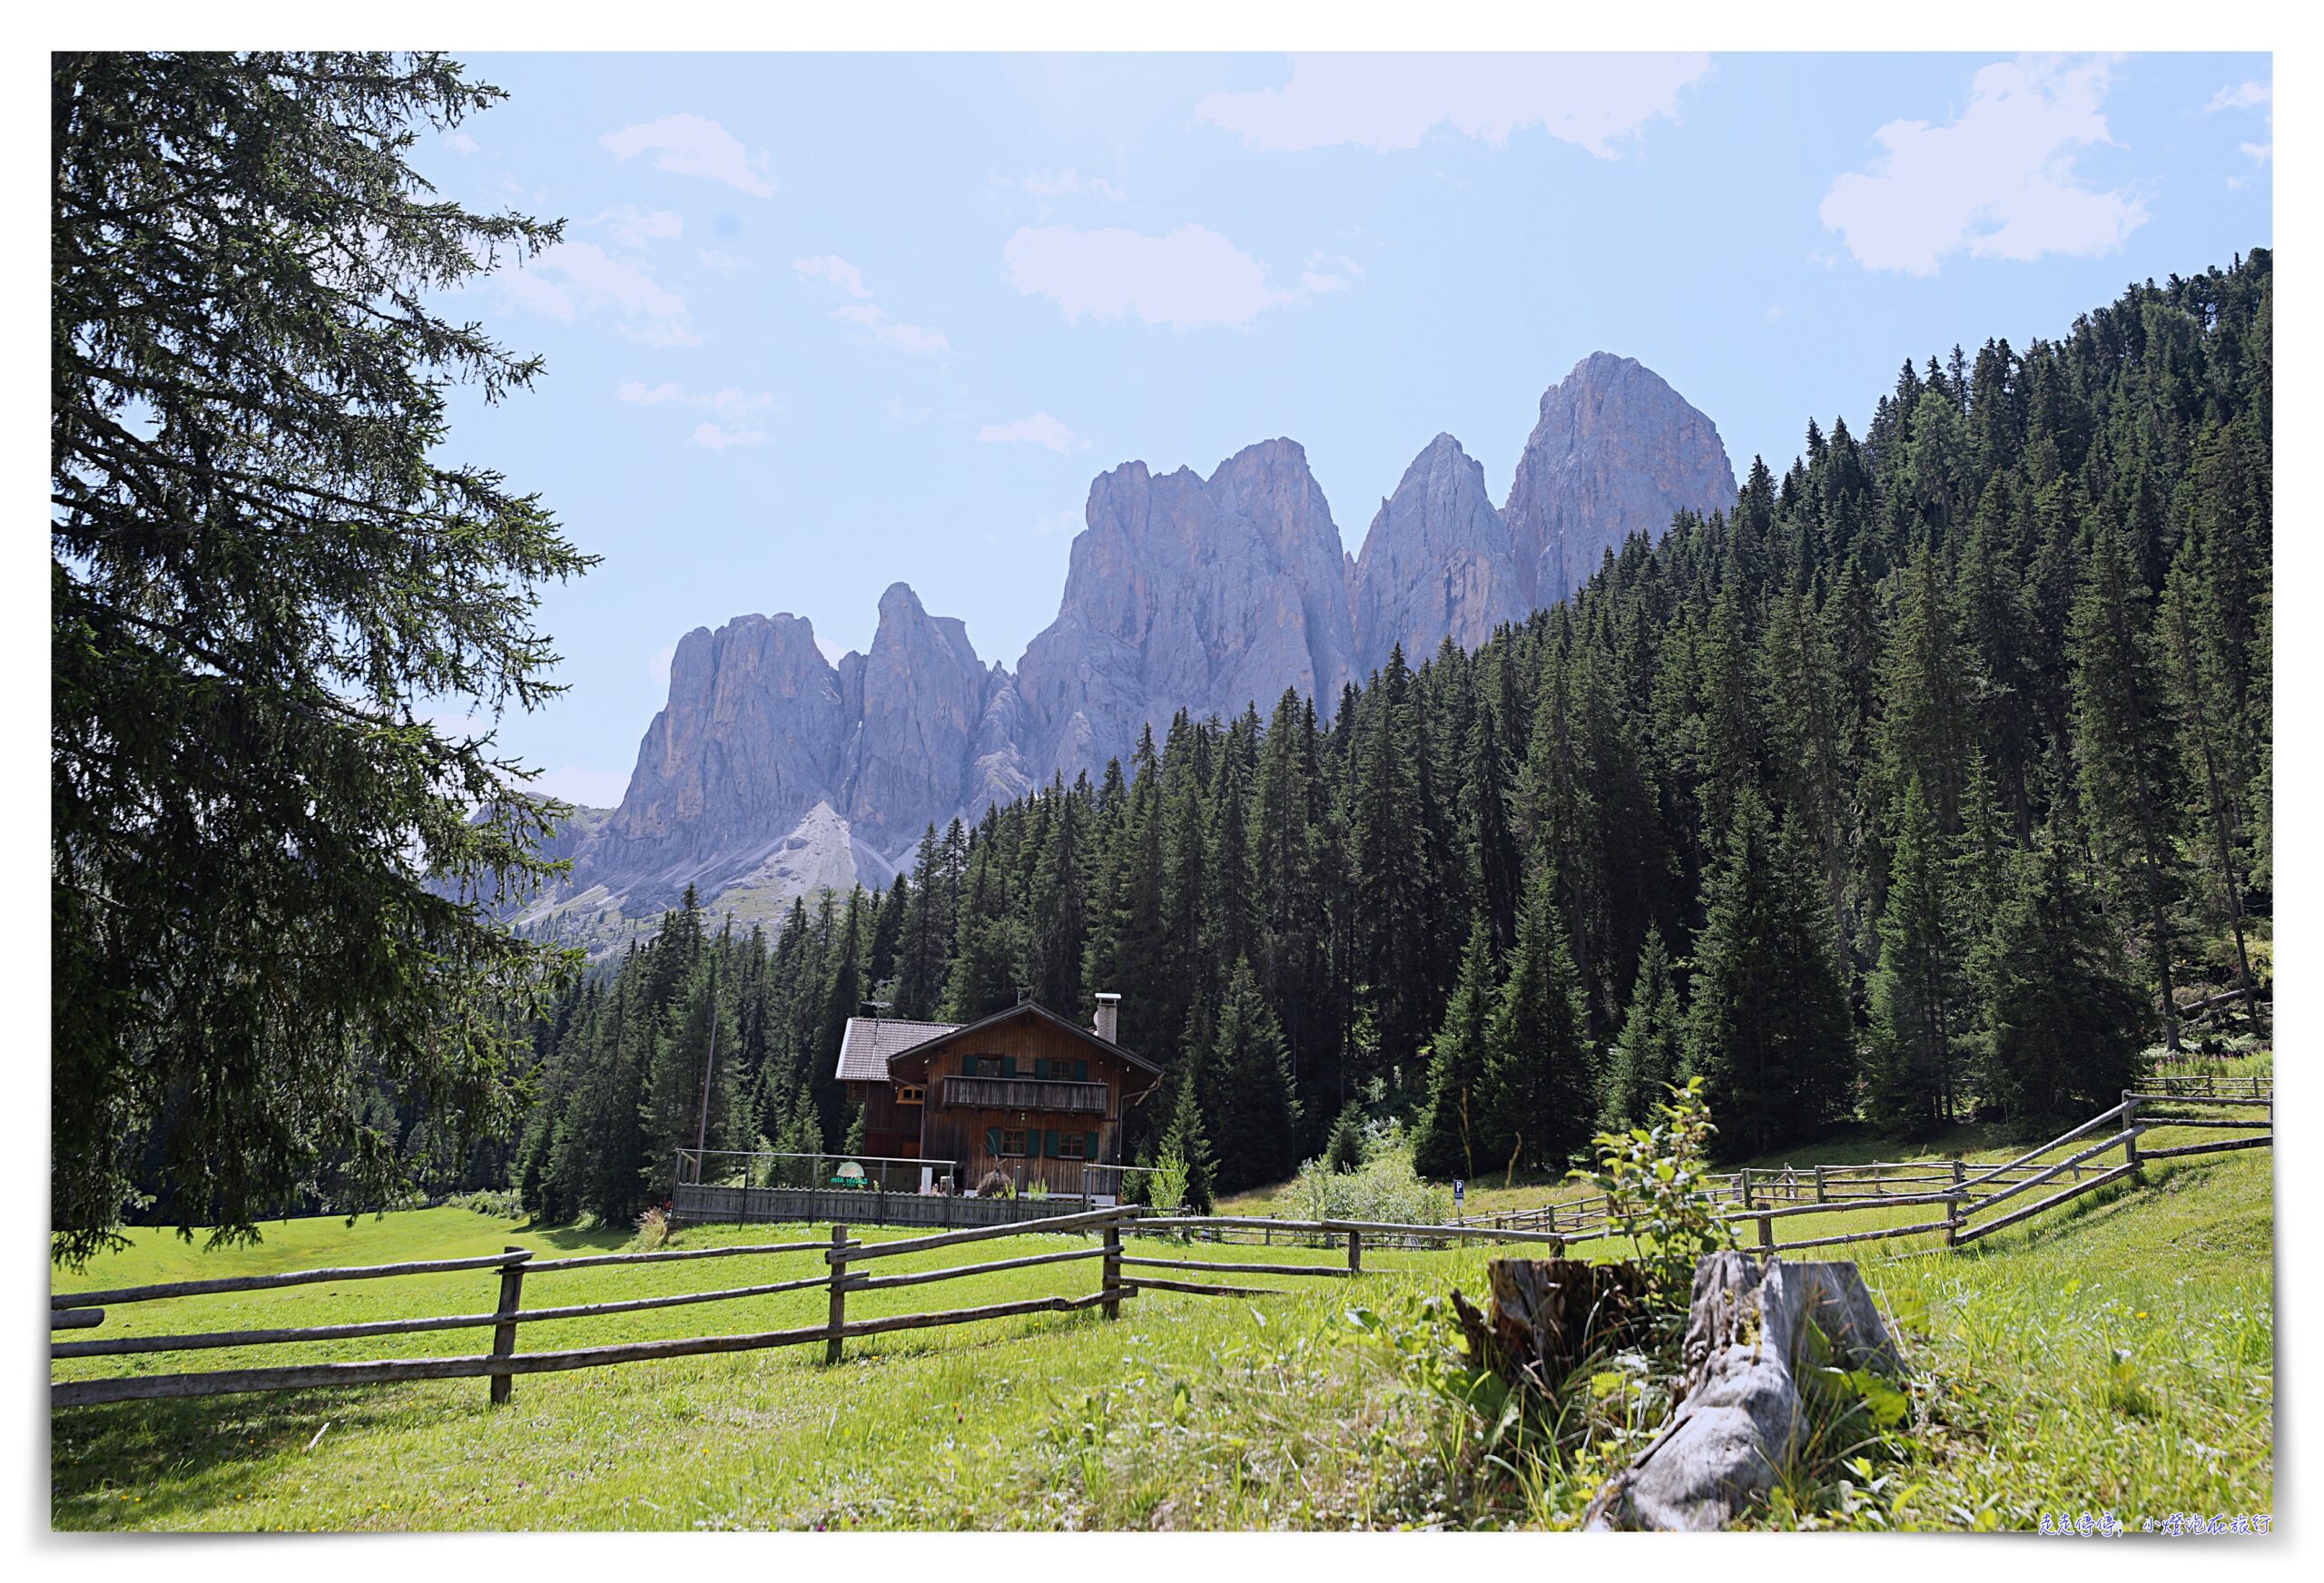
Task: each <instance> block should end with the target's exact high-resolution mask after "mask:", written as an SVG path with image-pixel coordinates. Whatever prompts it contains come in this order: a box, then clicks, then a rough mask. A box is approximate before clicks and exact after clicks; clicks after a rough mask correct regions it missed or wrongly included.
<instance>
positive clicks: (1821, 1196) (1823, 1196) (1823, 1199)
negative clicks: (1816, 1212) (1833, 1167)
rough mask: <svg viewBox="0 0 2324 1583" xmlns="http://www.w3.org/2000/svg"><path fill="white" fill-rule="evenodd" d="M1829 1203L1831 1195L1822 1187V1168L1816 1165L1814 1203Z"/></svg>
mask: <svg viewBox="0 0 2324 1583" xmlns="http://www.w3.org/2000/svg"><path fill="white" fill-rule="evenodd" d="M1831 1201H1832V1197H1831V1195H1830V1193H1829V1192H1827V1190H1826V1188H1825V1186H1824V1167H1823V1166H1821V1165H1818V1166H1817V1167H1816V1202H1817V1203H1818V1204H1829V1203H1830V1202H1831Z"/></svg>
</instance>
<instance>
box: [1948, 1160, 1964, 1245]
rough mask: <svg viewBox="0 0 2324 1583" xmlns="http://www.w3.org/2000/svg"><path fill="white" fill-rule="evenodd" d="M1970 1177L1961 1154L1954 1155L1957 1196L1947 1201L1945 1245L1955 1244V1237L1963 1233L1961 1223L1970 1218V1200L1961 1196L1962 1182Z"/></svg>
mask: <svg viewBox="0 0 2324 1583" xmlns="http://www.w3.org/2000/svg"><path fill="white" fill-rule="evenodd" d="M1968 1179H1969V1169H1968V1167H1967V1166H1966V1165H1964V1164H1963V1163H1962V1160H1961V1156H1960V1155H1954V1156H1953V1192H1954V1195H1955V1196H1953V1197H1951V1198H1948V1199H1946V1200H1945V1246H1946V1247H1948V1248H1949V1247H1951V1246H1953V1239H1954V1238H1955V1237H1957V1236H1959V1235H1960V1234H1961V1223H1962V1222H1963V1221H1964V1220H1965V1219H1967V1218H1968V1209H1967V1204H1968V1200H1967V1199H1966V1198H1965V1197H1963V1196H1961V1187H1962V1184H1963V1183H1965V1182H1966V1181H1967V1180H1968Z"/></svg>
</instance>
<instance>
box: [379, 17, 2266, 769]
mask: <svg viewBox="0 0 2324 1583" xmlns="http://www.w3.org/2000/svg"><path fill="white" fill-rule="evenodd" d="M470 61H471V64H472V68H473V71H474V73H475V74H476V75H477V76H478V77H480V78H482V79H483V80H485V81H487V82H491V83H494V84H498V85H499V86H501V87H503V88H506V89H507V90H508V92H509V95H510V97H509V99H508V100H507V102H506V103H503V104H502V105H501V106H499V107H498V108H497V109H495V110H493V111H491V112H489V113H487V114H485V115H482V116H479V117H478V118H476V119H474V120H472V121H471V122H470V123H468V126H467V127H466V128H464V129H463V131H462V133H460V134H459V135H458V136H456V137H452V138H435V139H429V140H428V141H426V142H424V143H422V145H421V146H420V147H419V149H418V150H417V151H416V152H415V154H414V161H415V163H416V164H417V165H418V166H419V169H420V170H421V171H422V172H423V173H425V174H426V175H428V177H429V179H430V180H432V181H434V182H436V183H437V184H438V187H439V188H440V189H441V190H442V192H445V193H446V194H447V195H448V196H452V197H456V198H458V199H461V200H463V201H465V202H468V203H470V204H472V205H477V206H488V207H492V208H501V207H506V206H511V205H513V206H516V207H519V208H523V209H526V210H527V211H530V212H534V213H537V214H541V215H544V216H562V217H564V218H565V219H566V220H567V221H568V222H569V223H568V225H567V229H566V241H565V243H564V244H563V245H562V246H561V247H560V248H559V249H558V250H556V251H555V252H553V253H551V254H549V255H547V256H545V257H543V258H541V259H538V260H537V261H534V262H533V263H531V264H530V265H528V266H527V267H526V268H525V269H523V270H503V271H502V272H501V273H499V274H498V275H497V276H495V277H494V278H493V279H491V280H487V281H485V282H482V283H479V284H478V285H477V286H475V287H474V288H472V289H471V290H468V291H467V292H464V293H463V294H462V295H461V296H460V298H459V299H458V300H457V302H456V304H455V305H454V310H455V311H457V312H458V313H460V314H463V315H472V316H474V317H477V318H478V319H481V320H483V321H484V322H485V323H486V324H487V326H488V327H489V328H490V329H492V330H493V331H494V332H495V333H496V334H497V336H498V337H499V338H500V339H502V340H503V341H504V342H505V343H507V344H508V345H509V346H511V347H514V348H517V349H522V350H526V351H538V352H541V353H543V354H545V355H546V356H547V364H548V367H547V375H546V377H545V378H544V379H542V380H541V382H540V383H539V384H538V385H537V387H536V388H535V390H534V391H533V392H532V393H530V394H528V395H525V396H520V397H517V398H514V399H512V400H511V401H509V402H507V403H505V404H503V405H502V406H500V407H498V408H482V407H480V406H478V405H476V404H474V403H463V404H462V405H461V406H460V407H459V408H458V421H457V422H456V425H455V428H454V433H453V437H452V441H451V444H450V446H449V447H448V454H449V455H451V456H454V457H459V458H461V459H468V460H482V461H487V462H489V463H490V464H491V465H493V466H496V467H501V468H503V469H504V470H506V471H507V474H508V475H509V477H510V478H511V480H512V481H513V482H514V483H516V484H517V485H518V486H520V487H524V488H527V489H537V490H538V491H540V492H541V494H542V495H543V497H544V498H545V499H546V501H547V503H548V505H549V506H551V507H552V508H553V509H554V510H555V511H556V513H557V514H558V516H560V518H561V519H562V521H563V522H564V524H565V526H566V531H567V533H568V534H569V536H571V537H572V538H573V539H574V540H575V541H576V543H577V544H578V545H580V546H582V547H583V548H585V549H587V550H590V551H592V552H595V553H596V554H598V555H601V556H604V557H605V562H604V565H601V566H600V567H599V568H598V569H597V570H596V572H595V573H593V574H592V575H589V576H587V577H586V578H583V579H581V580H579V581H577V582H576V583H574V584H572V585H566V586H562V587H556V588H552V589H550V590H548V591H547V594H546V595H545V598H544V601H543V605H542V610H541V621H542V624H543V625H544V626H545V627H546V628H547V630H548V631H549V632H550V633H551V634H554V636H555V638H556V642H557V646H558V648H559V651H560V652H561V653H562V654H563V655H564V656H565V659H564V664H563V665H562V667H561V669H560V675H561V677H562V679H563V680H565V681H566V682H568V683H571V692H570V693H567V694H566V696H565V697H564V698H563V699H561V700H560V701H558V702H557V703H554V704H552V705H550V706H549V707H548V708H547V709H546V710H544V711H542V712H540V713H536V714H532V715H512V716H510V717H508V718H507V719H505V720H503V721H502V722H501V723H500V735H499V741H500V742H501V744H502V745H503V746H504V747H505V748H506V749H507V750H509V751H510V752H513V753H515V754H516V755H517V756H518V757H520V758H522V759H524V760H525V761H526V762H529V763H532V764H535V765H537V766H540V767H541V768H542V769H544V770H545V771H546V772H547V773H546V775H545V776H544V781H543V784H545V785H546V786H547V788H548V789H550V790H552V791H556V792H558V793H559V794H561V795H564V796H567V797H572V798H575V799H577V800H580V801H589V802H600V803H602V802H608V801H614V800H616V799H617V798H618V796H619V792H620V789H621V786H622V784H623V783H624V782H625V779H626V777H627V774H628V771H629V768H630V765H631V762H632V761H633V760H634V758H635V752H636V745H637V739H638V737H639V735H640V734H641V733H643V732H644V730H645V724H646V723H647V722H648V721H649V720H650V719H651V718H652V715H653V713H654V712H655V710H656V709H657V708H659V707H660V706H661V703H662V701H663V693H664V680H663V673H664V668H665V666H666V664H667V655H668V652H669V650H670V648H671V647H672V646H673V645H674V644H675V643H676V641H677V639H678V637H679V636H680V635H681V634H684V632H686V631H687V630H689V629H690V628H693V627H695V626H701V625H711V626H714V625H716V624H719V623H721V622H724V621H725V620H727V619H728V618H730V617H732V616H734V615H741V614H743V613H745V612H751V611H763V612H770V613H772V612H774V611H786V610H787V611H791V612H793V613H795V614H797V615H804V616H807V617H809V618H810V619H811V620H812V622H813V623H814V626H815V630H816V632H817V634H819V636H821V637H822V638H823V639H824V640H826V643H827V645H828V647H829V651H830V652H831V653H832V654H834V655H836V654H839V653H840V652H842V650H844V649H847V648H860V647H862V646H865V645H866V644H868V643H869V642H870V639H871V634H872V625H873V623H874V620H875V609H874V606H875V605H876V602H877V600H878V598H879V595H880V593H881V590H882V589H883V588H885V587H886V586H887V585H889V584H890V583H891V582H893V581H896V580H898V579H901V580H903V581H906V582H909V583H911V585H912V586H913V587H914V588H915V589H916V590H918V592H919V593H920V595H921V598H922V600H923V601H924V602H925V603H926V604H927V605H928V607H929V608H930V609H931V611H933V612H935V613H937V614H939V615H958V616H960V617H962V618H963V619H964V620H965V621H966V622H967V624H968V628H969V634H970V638H971V640H972V641H973V642H974V643H975V644H976V646H977V650H978V653H979V654H981V655H982V656H984V657H985V658H986V659H987V660H988V661H990V660H994V659H998V660H1000V661H1002V662H1004V663H1007V664H1010V665H1012V666H1013V665H1014V664H1015V663H1016V660H1017V657H1018V655H1019V654H1020V653H1021V652H1022V650H1023V648H1024V646H1025V644H1026V642H1027V640H1028V639H1029V638H1030V637H1031V636H1032V635H1033V634H1034V633H1036V632H1038V631H1039V629H1040V628H1041V627H1042V626H1044V625H1046V624H1048V622H1049V619H1050V618H1051V617H1052V616H1053V615H1055V614H1056V605H1057V595H1058V591H1059V587H1060V586H1061V585H1062V582H1063V579H1064V575H1065V567H1066V560H1067V554H1068V546H1069V544H1070V542H1071V539H1072V536H1073V535H1074V533H1076V532H1077V531H1078V529H1079V527H1080V524H1081V508H1082V504H1083V501H1084V500H1085V498H1086V497H1087V494H1088V483H1089V479H1090V478H1091V477H1093V476H1094V475H1095V474H1097V473H1098V472H1099V471H1102V470H1104V469H1106V468H1108V467H1115V466H1117V465H1118V464H1120V463H1122V462H1125V461H1128V460H1132V459H1141V460H1144V461H1145V462H1147V464H1148V465H1149V466H1150V467H1154V468H1155V469H1157V471H1161V470H1167V469H1170V468H1174V467H1178V466H1180V465H1182V464H1184V465H1188V466H1192V467H1196V469H1198V470H1199V471H1202V472H1204V473H1208V472H1209V471H1210V470H1211V468H1212V467H1215V466H1216V464H1217V463H1218V462H1219V461H1220V460H1221V459H1222V458H1224V457H1226V456H1228V455H1229V454H1231V453H1232V452H1234V451H1235V450H1236V449H1239V448H1240V447H1243V446H1245V445H1248V444H1250V443H1252V442H1254V441H1256V440H1260V439H1265V438H1271V437H1273V436H1276V435H1288V436H1289V437H1291V438H1294V439H1296V440H1298V441H1299V442H1300V443H1301V444H1303V445H1304V446H1305V447H1306V450H1307V455H1308V458H1309V461H1310V464H1311V465H1312V467H1314V469H1315V476H1316V477H1317V479H1318V481H1319V482H1320V483H1321V485H1322V487H1323V489H1324V494H1325V496H1326V497H1328V498H1329V500H1330V501H1331V503H1332V510H1333V516H1334V520H1335V521H1336V522H1337V523H1338V524H1339V526H1340V528H1341V530H1342V533H1343V535H1344V537H1345V539H1346V542H1347V545H1348V547H1349V548H1350V549H1351V550H1354V549H1355V548H1356V547H1357V546H1359V545H1360V544H1361V542H1362V538H1363V535H1364V529H1365V528H1366V527H1367V526H1369V524H1370V522H1371V519H1372V516H1373V514H1374V511H1375V510H1376V509H1377V508H1378V505H1379V501H1380V498H1381V497H1383V496H1384V495H1385V494H1387V493H1388V492H1389V491H1390V490H1391V489H1393V487H1394V486H1395V483H1396V480H1397V478H1398V477H1400V476H1401V475H1402V473H1403V469H1404V467H1405V465H1406V464H1407V463H1408V462H1409V461H1410V460H1411V459H1412V457H1413V455H1414V454H1415V453H1416V452H1418V451H1419V450H1420V449H1421V448H1422V447H1423V446H1424V445H1425V444H1426V443H1427V442H1428V441H1429V439H1430V438H1432V437H1433V436H1434V435H1435V434H1437V433H1438V432H1439V431H1441V430H1449V431H1450V432H1451V433H1452V434H1454V435H1456V436H1458V437H1459V438H1460V439H1461V441H1462V444H1463V445H1464V446H1465V447H1467V448H1468V450H1469V451H1470V453H1471V454H1472V455H1473V456H1474V457H1477V458H1478V460H1479V461H1480V462H1481V463H1482V465H1483V467H1484V469H1485V475H1486V480H1487V483H1488V486H1489V487H1490V488H1491V489H1492V493H1493V496H1494V497H1495V498H1496V499H1499V498H1502V497H1504V496H1505V495H1506V493H1507V491H1508V487H1509V480H1510V477H1511V474H1512V471H1513V469H1514V467H1515V465H1516V459H1517V455H1518V451H1519V449H1520V447H1521V446H1522V444H1523V442H1524V438H1525V436H1526V434H1527V432H1528V430H1529V429H1530V428H1531V426H1532V422H1533V418H1534V413H1535V408H1536V405H1537V403H1538V401H1539V399H1540V397H1541V391H1542V389H1543V388H1545V387H1546V386H1548V385H1550V384H1552V383H1554V382H1555V381H1556V380H1557V379H1560V378H1561V377H1562V376H1563V374H1564V373H1565V372H1566V370H1567V369H1569V368H1571V366H1572V365H1573V363H1574V362H1576V361H1577V360H1578V359H1581V358H1582V357H1583V356H1585V355H1587V354H1588V353H1590V352H1591V351H1594V350H1599V349H1604V350H1609V351H1613V352H1617V353H1620V354H1622V355H1625V356H1630V357H1636V358H1638V359H1640V360H1641V361H1643V362H1644V363H1646V364H1647V365H1648V366H1649V367H1650V368H1652V369H1655V370H1656V371H1657V372H1659V373H1660V374H1661V375H1662V376H1663V377H1664V378H1665V379H1668V380H1669V381H1670V383H1671V384H1672V385H1673V386H1674V387H1675V388H1677V389H1678V390H1679V392H1680V394H1682V395H1683V396H1685V397H1686V398H1688V399H1689V401H1691V402H1693V403H1694V404H1695V405H1696V406H1697V407H1699V408H1702V409H1703V410H1704V411H1705V412H1707V413H1708V414H1709V415H1710V417H1711V418H1712V419H1713V420H1714V421H1715V422H1716V423H1717V424H1718V428H1719V432H1720V434H1721V436H1722V437H1723V438H1725V439H1726V441H1727V446H1728V453H1729V455H1730V456H1731V457H1733V459H1734V462H1735V465H1736V469H1737V471H1738V474H1739V473H1741V471H1742V470H1743V469H1744V468H1745V467H1747V466H1748V463H1749V460H1750V458H1751V457H1752V456H1753V455H1754V454H1763V455H1765V456H1766V457H1768V461H1769V463H1770V465H1772V466H1776V467H1778V468H1780V467H1781V466H1783V465H1784V464H1785V463H1786V462H1787V461H1788V460H1789V458H1790V457H1791V456H1792V455H1793V454H1794V453H1795V452H1796V451H1797V448H1798V444H1799V438H1800V435H1801V432H1802V429H1803V428H1804V425H1805V422H1806V420H1807V418H1808V416H1810V415H1811V414H1812V415H1815V416H1816V417H1817V418H1820V419H1823V420H1826V421H1828V420H1829V419H1830V418H1831V417H1833V416H1834V415H1835V414H1839V415H1845V416H1846V417H1847V418H1849V419H1850V421H1851V422H1856V421H1857V420H1859V419H1860V418H1862V417H1863V416H1864V415H1866V413H1867V412H1868V411H1869V408H1870V407H1871V405H1872V403H1873V401H1874V400H1875V399H1876V398H1877V396H1878V395H1879V393H1880V392H1881V391H1882V390H1883V389H1885V388H1887V387H1888V385H1889V384H1890V382H1891V381H1892V379H1894V376H1895V373H1896V366H1897V364H1898V362H1899V361H1900V360H1901V359H1903V358H1904V357H1905V356H1906V355H1907V354H1910V355H1912V356H1914V357H1915V359H1919V358H1923V357H1925V356H1926V355H1928V354H1929V353H1930V352H1931V351H1942V350H1943V349H1945V348H1949V347H1950V346H1952V345H1953V344H1954V343H1955V342H1956V341H1959V342H1961V343H1963V344H1965V345H1967V346H1970V347H1972V348H1974V346H1975V345H1976V344H1977V343H1978V342H1980V341H1982V340H1983V339H1985V338H1986V337H1988V336H1994V335H1999V336H2006V337H2008V338H2009V339H2011V340H2012V341H2014V342H2017V343H2020V344H2022V343H2023V342H2024V340H2026V339H2029V338H2031V337H2033V336H2036V335H2054V334H2057V333H2060V332H2062V331H2063V330H2064V329H2066V328H2067V326H2068V325H2069V324H2070V323H2071V321H2072V320H2073V315H2074V314H2075V313H2077V312H2079V311H2082V310H2085V309H2087V308H2090V307H2093V306H2095V305H2097V304H2099V303H2102V302H2103V301H2105V300H2108V299H2110V298H2111V297H2112V296H2113V295H2114V294H2115V293H2116V292H2117V291H2118V290H2120V289H2121V288H2122V284H2123V283H2124V282H2126V281H2128V280H2133V279H2139V278H2143V277H2147V276H2150V275H2151V276H2156V277H2161V276H2162V275H2165V274H2168V273H2170V272H2172V271H2174V270H2175V271H2179V272H2189V271H2192V270H2198V269H2201V268H2202V267H2204V266H2206V265H2208V264H2211V263H2214V262H2218V263H2224V262H2226V261H2227V260H2228V259H2229V258H2230V255H2231V254H2233V253H2235V252H2237V251H2242V250H2246V249H2249V248H2250V247H2252V246H2254V245H2269V244H2271V243H2272V241H2273V232H2272V226H2273V221H2272V205H2271V192H2272V180H2273V163H2272V159H2271V155H2270V148H2271V144H2272V133H2271V123H2272V111H2271V105H2270V84H2271V80H2272V79H2271V74H2270V61H2269V58H2268V57H2267V56H2266V55H2234V54H2203V55H2141V56H2131V57H2128V58H2093V57H2066V58H2058V57H2042V58H2014V59H2013V58H2009V57H1995V56H1988V55H1965V54H1834V55H1782V54H1756V55H1718V56H1715V57H1706V56H1692V55H1686V56H1633V57H1610V56H1595V57H1592V56H1571V55H1567V56H1558V55H1500V56H1421V57H1414V56H1369V57H1350V56H1301V57H1291V56H1285V55H1279V54H1262V55H1248V56H1245V55H1177V56H1168V55H1143V56H1106V55H1081V56H980V55H942V56H938V55H739V54H738V55H675V54H656V55H621V54H588V55H582V54H575V55H479V56H473V57H470Z"/></svg>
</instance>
